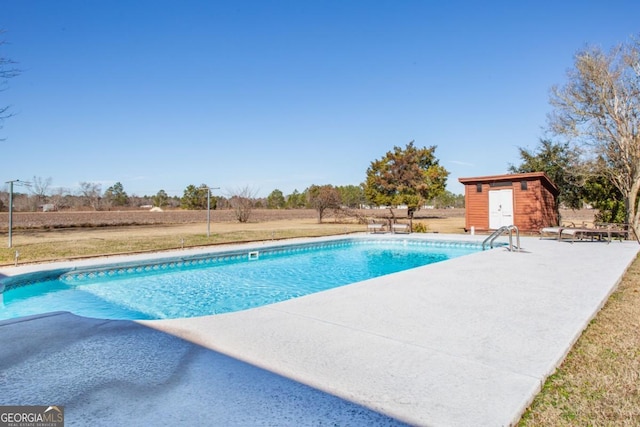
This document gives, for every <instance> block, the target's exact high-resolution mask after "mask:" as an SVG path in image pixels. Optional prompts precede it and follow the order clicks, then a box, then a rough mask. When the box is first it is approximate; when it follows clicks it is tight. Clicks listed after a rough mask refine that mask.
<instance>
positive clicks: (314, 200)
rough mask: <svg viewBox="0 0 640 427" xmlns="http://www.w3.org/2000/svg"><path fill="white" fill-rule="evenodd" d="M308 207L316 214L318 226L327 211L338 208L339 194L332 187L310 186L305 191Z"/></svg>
mask: <svg viewBox="0 0 640 427" xmlns="http://www.w3.org/2000/svg"><path fill="white" fill-rule="evenodd" d="M307 197H308V201H309V205H310V206H311V207H312V208H314V209H315V210H316V211H317V212H318V224H320V223H322V217H323V216H324V214H325V212H326V211H327V209H339V208H340V202H341V198H340V192H339V191H338V189H336V188H335V187H334V186H333V185H320V186H318V185H312V186H311V187H309V188H308V189H307Z"/></svg>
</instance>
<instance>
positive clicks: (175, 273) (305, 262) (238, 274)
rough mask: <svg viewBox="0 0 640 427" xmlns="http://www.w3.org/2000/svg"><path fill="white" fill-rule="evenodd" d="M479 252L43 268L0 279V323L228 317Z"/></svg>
mask: <svg viewBox="0 0 640 427" xmlns="http://www.w3.org/2000/svg"><path fill="white" fill-rule="evenodd" d="M481 249H482V247H481V245H479V244H478V243H474V242H451V241H431V240H425V239H410V238H404V239H373V238H367V239H359V238H358V239H356V238H352V239H340V240H328V241H322V242H314V243H305V244H294V245H272V246H267V247H259V248H250V249H243V250H237V251H227V252H216V253H209V254H201V255H197V256H190V257H172V258H164V259H159V260H155V261H147V262H140V261H138V262H136V263H118V264H111V265H102V266H89V267H83V268H74V269H62V270H54V271H48V272H46V271H45V272H41V273H38V274H35V273H32V274H30V275H24V277H22V276H17V277H14V278H11V279H9V280H4V282H3V284H4V288H5V289H4V292H3V294H2V305H1V306H0V320H1V319H10V318H15V317H21V316H26V315H33V314H40V313H45V312H51V311H70V312H72V313H74V314H77V315H81V316H86V317H97V318H106V319H139V320H141V319H167V318H179V317H194V316H202V315H210V314H220V313H228V312H233V311H240V310H245V309H249V308H253V307H258V306H262V305H266V304H272V303H275V302H279V301H284V300H287V299H291V298H296V297H300V296H303V295H308V294H311V293H315V292H320V291H323V290H326V289H331V288H334V287H338V286H344V285H347V284H351V283H355V282H359V281H363V280H366V279H370V278H374V277H379V276H383V275H387V274H392V273H396V272H399V271H403V270H407V269H411V268H415V267H420V266H423V265H427V264H431V263H434V262H439V261H444V260H447V259H450V258H454V257H459V256H463V255H468V254H470V253H473V252H478V251H480V250H481Z"/></svg>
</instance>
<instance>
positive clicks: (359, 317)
mask: <svg viewBox="0 0 640 427" xmlns="http://www.w3.org/2000/svg"><path fill="white" fill-rule="evenodd" d="M412 237H415V236H412ZM429 237H432V238H443V237H444V238H447V239H452V238H454V236H441V237H438V236H429ZM456 238H457V236H456ZM460 238H464V239H473V238H474V237H470V236H461V237H460ZM478 238H479V237H477V236H476V237H475V239H478ZM480 239H481V238H480ZM501 240H504V239H501ZM522 246H523V249H524V251H523V252H521V253H515V252H514V253H512V252H509V251H507V250H506V249H504V248H499V249H495V250H492V251H485V252H481V253H476V254H473V255H469V256H466V257H462V258H458V259H453V260H449V261H446V262H442V263H438V264H433V265H430V266H426V267H421V268H417V269H413V270H409V271H405V272H402V273H398V274H394V275H390V276H384V277H381V278H377V279H372V280H368V281H365V282H360V283H357V284H354V285H350V286H345V287H341V288H337V289H333V290H330V291H326V292H322V293H318V294H314V295H309V296H306V297H302V298H298V299H295V300H290V301H286V302H282V303H278V304H274V305H270V306H266V307H261V308H257V309H252V310H247V311H243V312H238V313H229V314H222V315H217V316H208V317H200V318H192V319H175V320H163V321H144V322H138V323H134V322H124V321H97V320H92V319H82V318H78V317H75V316H71V315H55V316H50V317H39V318H36V319H23V320H21V321H6V322H1V323H0V341H1V342H2V343H3V345H2V347H1V348H0V369H1V370H0V372H1V373H0V396H1V397H0V399H1V400H2V401H0V403H1V404H9V403H15V404H17V403H20V404H43V405H49V404H62V405H65V408H68V411H69V412H68V415H67V419H68V421H67V422H68V423H69V425H73V424H70V423H71V422H73V421H72V420H73V419H75V420H76V421H77V422H78V423H79V424H78V425H81V424H87V423H88V422H90V423H92V424H93V425H97V424H95V423H96V422H98V424H104V425H108V424H111V425H113V424H119V421H123V420H128V421H129V423H128V424H129V425H141V424H149V423H151V424H154V425H181V424H193V421H198V422H202V421H203V420H204V419H205V418H203V417H204V416H208V415H210V416H212V417H214V418H212V419H211V420H213V419H217V418H215V417H217V416H222V415H220V414H226V415H224V416H225V417H226V418H224V419H222V420H221V421H220V422H219V423H218V422H215V421H212V424H211V425H216V424H218V425H249V424H250V425H330V424H336V425H393V424H394V423H396V422H398V421H400V422H405V423H408V424H412V425H425V426H470V425H473V426H507V425H510V424H512V423H514V422H516V421H517V420H518V419H519V417H520V415H521V413H522V412H523V411H524V409H525V408H526V407H527V405H528V404H529V403H530V402H531V400H532V399H533V397H534V396H535V394H537V392H538V391H539V389H540V387H541V385H542V384H543V382H544V380H545V378H546V377H547V376H548V375H549V374H551V373H552V372H553V371H554V369H555V368H556V366H557V365H558V364H559V363H560V362H561V361H562V359H563V358H564V356H565V355H566V353H567V352H568V350H569V349H570V347H571V345H572V344H573V343H574V342H575V340H576V339H577V338H578V337H579V335H580V333H581V331H582V330H583V329H584V327H586V325H587V324H588V323H589V321H590V319H592V318H593V316H594V315H595V314H596V313H597V311H598V310H599V308H600V307H601V306H602V305H603V304H604V302H605V301H606V299H607V298H608V296H609V294H610V293H611V292H612V291H613V290H614V289H615V286H616V285H617V283H618V282H619V280H620V278H621V276H622V275H623V273H624V271H625V270H626V268H627V267H628V266H629V265H630V263H631V262H632V261H633V259H634V258H635V256H636V255H637V253H638V251H639V250H640V245H638V244H637V243H635V242H623V243H621V242H612V243H610V244H607V243H601V242H577V243H573V244H571V243H566V242H557V241H553V240H539V239H537V238H523V241H522ZM0 273H3V272H2V271H0ZM4 273H5V274H7V273H6V272H4ZM143 325H145V326H148V327H149V328H146V327H144V326H143ZM176 337H179V338H182V339H183V340H184V341H183V340H180V339H177V338H176ZM194 344H195V345H194ZM206 349H210V350H206ZM211 350H213V351H211ZM105 358H108V359H109V360H107V361H105ZM221 361H223V362H221ZM107 362H108V363H107ZM243 362H244V363H243ZM105 363H106V364H105ZM219 366H231V367H232V368H229V369H227V368H224V369H223V368H219ZM274 374H275V375H274ZM289 379H291V380H294V381H290V380H289ZM236 383H237V387H236ZM30 384H35V385H30ZM303 384H304V385H306V386H310V387H305V386H304V385H303ZM323 392H324V393H323ZM7 396H10V398H9V400H7ZM334 396H337V397H339V398H341V399H336V398H334ZM342 399H344V400H342ZM349 402H353V403H355V405H352V404H351V403H349ZM358 405H361V406H358ZM365 408H369V409H371V410H372V411H376V412H377V413H376V412H371V411H369V410H367V409H365ZM206 410H208V411H209V414H206V415H203V414H202V411H206ZM378 413H379V414H384V416H383V415H379V414H378ZM153 414H155V415H153ZM136 416H140V417H143V418H142V419H141V420H140V423H138V422H137V421H138V419H137V418H135V417H136ZM385 416H388V417H391V418H393V419H390V418H386V417H385ZM144 417H146V418H144ZM194 417H195V418H194ZM198 417H199V418H198ZM394 419H395V420H397V421H394ZM211 420H210V421H211ZM164 421H166V422H164Z"/></svg>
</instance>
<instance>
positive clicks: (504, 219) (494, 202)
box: [458, 172, 559, 232]
mask: <svg viewBox="0 0 640 427" xmlns="http://www.w3.org/2000/svg"><path fill="white" fill-rule="evenodd" d="M458 181H460V182H461V183H462V184H464V200H465V207H466V208H465V224H466V225H465V229H466V230H467V231H468V230H471V229H472V227H473V228H474V229H475V230H477V231H488V230H497V229H498V228H500V227H502V226H505V225H515V226H516V227H518V229H519V230H520V231H529V232H531V231H539V230H540V228H542V227H549V226H554V225H558V221H559V218H558V209H557V198H558V193H559V191H558V187H556V185H555V184H554V183H553V182H551V180H550V179H549V177H548V176H547V175H546V174H545V173H544V172H531V173H517V174H509V175H494V176H481V177H476V178H458Z"/></svg>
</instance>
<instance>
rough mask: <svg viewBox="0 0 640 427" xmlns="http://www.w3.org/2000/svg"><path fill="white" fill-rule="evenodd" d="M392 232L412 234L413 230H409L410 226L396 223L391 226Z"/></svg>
mask: <svg viewBox="0 0 640 427" xmlns="http://www.w3.org/2000/svg"><path fill="white" fill-rule="evenodd" d="M391 231H392V232H393V233H394V234H395V233H410V232H411V229H410V228H409V224H404V223H400V222H396V223H394V224H391Z"/></svg>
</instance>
